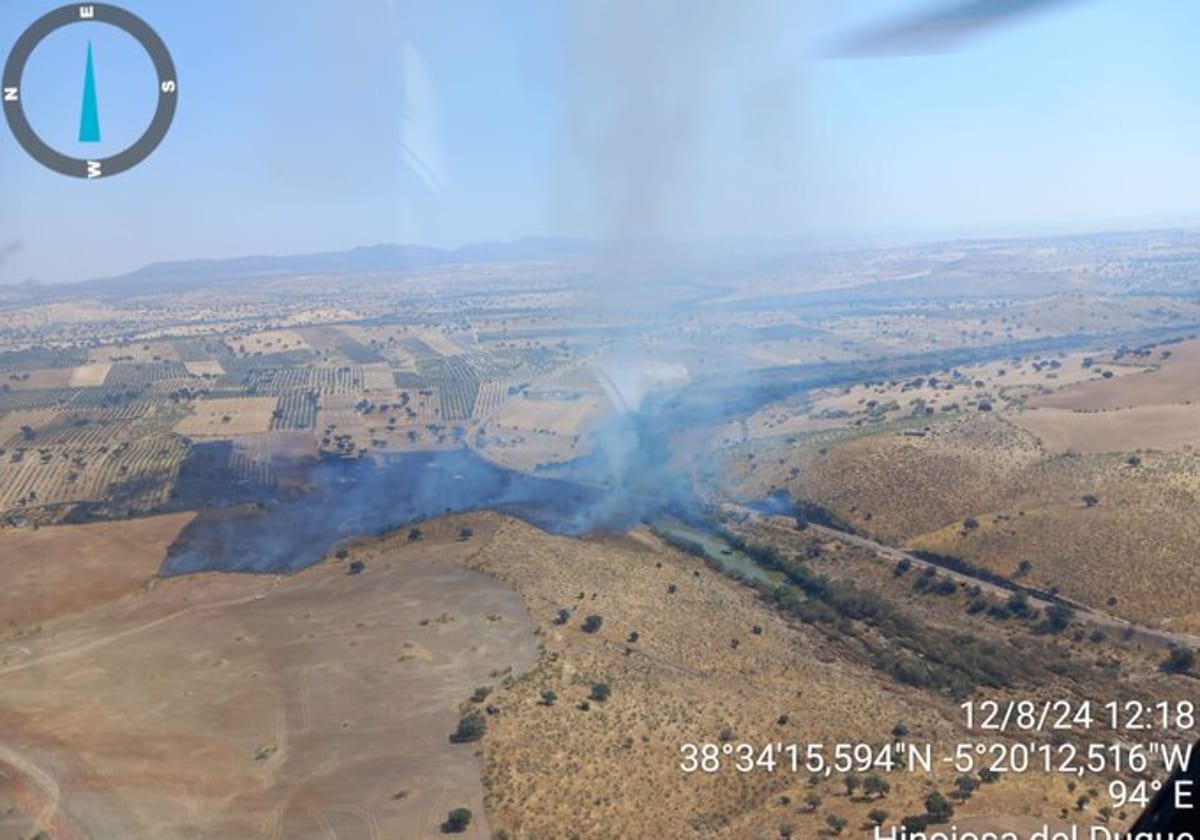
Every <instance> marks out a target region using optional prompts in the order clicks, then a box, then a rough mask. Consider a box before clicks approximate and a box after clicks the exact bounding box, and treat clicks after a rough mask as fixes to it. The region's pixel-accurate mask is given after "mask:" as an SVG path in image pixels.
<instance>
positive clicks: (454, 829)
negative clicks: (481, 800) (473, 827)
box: [442, 808, 472, 834]
mask: <svg viewBox="0 0 1200 840" xmlns="http://www.w3.org/2000/svg"><path fill="white" fill-rule="evenodd" d="M471 817H472V814H471V811H470V809H468V808H455V809H454V810H453V811H451V812H450V813H449V814H447V815H446V821H445V822H444V823H442V831H444V832H445V833H447V834H458V833H460V832H463V831H466V830H467V826H469V825H470V824H471Z"/></svg>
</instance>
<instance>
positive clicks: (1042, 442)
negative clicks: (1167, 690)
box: [731, 342, 1200, 632]
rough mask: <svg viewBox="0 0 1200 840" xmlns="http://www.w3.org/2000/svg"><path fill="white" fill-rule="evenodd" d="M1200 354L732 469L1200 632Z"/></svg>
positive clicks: (853, 516)
mask: <svg viewBox="0 0 1200 840" xmlns="http://www.w3.org/2000/svg"><path fill="white" fill-rule="evenodd" d="M1198 353H1200V346H1198V344H1197V343H1196V342H1187V343H1184V344H1182V345H1175V346H1173V347H1171V348H1168V349H1167V350H1166V352H1165V353H1163V352H1162V351H1159V352H1157V353H1156V354H1155V358H1156V365H1155V367H1154V368H1153V369H1149V370H1147V369H1141V370H1139V369H1135V368H1133V367H1130V368H1129V369H1128V370H1126V371H1125V372H1124V373H1123V374H1122V375H1114V376H1113V377H1111V378H1098V379H1093V380H1090V381H1087V382H1082V383H1077V384H1071V385H1068V386H1066V387H1064V388H1063V389H1062V390H1059V391H1053V392H1051V393H1049V394H1047V395H1043V396H1035V397H1032V398H1030V399H1029V400H1028V401H1027V402H1026V405H1028V406H1029V407H1028V408H1025V409H1022V408H1020V407H1019V406H1013V407H1011V408H1008V409H1002V410H997V411H994V412H992V413H987V412H980V411H971V412H955V413H952V414H950V415H947V416H936V417H934V418H931V419H934V420H937V422H931V423H929V424H927V429H926V430H925V431H924V434H923V436H916V435H912V434H904V433H903V431H902V430H901V428H900V427H898V426H897V425H895V424H887V423H884V424H882V425H880V426H878V427H875V428H866V429H861V428H856V429H849V430H842V431H822V432H818V433H809V434H798V435H796V434H794V435H792V436H791V437H789V438H787V439H781V438H780V437H770V438H765V439H763V440H761V441H759V442H758V443H757V445H756V446H753V447H749V448H747V447H742V448H740V449H735V450H731V451H734V452H736V453H737V454H735V455H733V456H732V458H733V465H734V469H735V472H736V473H740V474H741V475H742V478H741V479H739V482H740V489H741V490H742V491H743V492H747V493H751V494H759V493H765V492H767V491H769V490H770V489H772V488H776V487H784V488H787V489H788V490H789V491H791V492H792V494H793V495H794V496H796V497H799V498H806V499H810V500H813V501H816V502H819V503H820V504H822V505H825V506H826V507H828V508H829V509H830V510H831V511H833V512H834V513H835V514H836V515H838V516H840V517H842V518H843V519H845V520H846V521H847V522H849V523H851V524H852V525H854V526H855V527H858V528H861V529H862V530H864V531H866V532H869V533H871V534H874V535H876V536H878V537H880V538H882V539H884V540H887V541H891V542H894V543H898V544H905V545H908V546H911V547H914V548H921V549H926V550H931V551H935V552H938V553H943V554H949V555H954V556H957V557H961V558H964V559H966V560H968V561H970V562H972V563H975V564H977V565H979V566H982V567H984V568H987V569H989V570H991V571H993V572H997V573H999V574H1002V575H1012V574H1014V573H1017V572H1018V571H1019V570H1020V569H1021V567H1022V565H1023V563H1024V564H1029V565H1028V567H1027V570H1026V571H1025V572H1024V573H1023V580H1024V581H1025V582H1026V583H1030V584H1033V585H1036V586H1040V587H1043V588H1050V587H1057V588H1058V589H1059V590H1060V591H1061V592H1062V593H1063V594H1065V595H1067V596H1068V597H1071V598H1075V599H1077V600H1080V601H1082V602H1084V603H1087V604H1089V605H1091V606H1095V607H1098V608H1101V609H1108V610H1111V611H1112V612H1114V613H1116V614H1117V615H1120V616H1123V617H1125V618H1128V619H1130V620H1134V621H1138V622H1142V623H1147V624H1151V625H1157V626H1161V627H1163V628H1166V629H1173V630H1179V631H1186V632H1195V631H1196V630H1197V629H1200V613H1197V611H1196V609H1195V605H1196V601H1195V596H1194V593H1195V592H1196V591H1197V590H1198V589H1200V566H1197V564H1196V563H1195V557H1194V550H1195V546H1196V545H1197V542H1198V541H1200V525H1197V524H1196V522H1195V521H1194V518H1193V517H1189V516H1187V515H1186V511H1188V510H1191V509H1193V508H1194V507H1195V505H1196V503H1197V499H1198V498H1200V495H1198V494H1200V457H1197V455H1196V454H1195V453H1194V452H1193V445H1194V444H1196V443H1200V434H1198V433H1197V432H1196V429H1197V423H1196V421H1197V420H1200V414H1197V407H1196V406H1195V405H1193V404H1191V403H1190V400H1191V398H1192V395H1193V394H1194V393H1196V391H1197V389H1200V373H1198V372H1197V371H1198V368H1197V367H1196V365H1195V360H1196V356H1197V354H1198ZM1103 367H1104V368H1105V369H1112V366H1111V365H1109V364H1104V365H1103ZM1034 406H1037V407H1034ZM1118 406H1119V407H1118ZM1072 408H1074V409H1076V410H1075V411H1072V410H1070V409H1072ZM789 441H790V442H789ZM1164 581H1169V582H1170V584H1169V585H1167V586H1164V585H1163V582H1164Z"/></svg>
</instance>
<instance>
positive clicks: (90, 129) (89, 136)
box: [79, 41, 100, 143]
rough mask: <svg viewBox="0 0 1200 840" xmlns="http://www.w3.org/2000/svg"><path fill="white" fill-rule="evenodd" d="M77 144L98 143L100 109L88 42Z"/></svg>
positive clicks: (89, 42) (90, 45)
mask: <svg viewBox="0 0 1200 840" xmlns="http://www.w3.org/2000/svg"><path fill="white" fill-rule="evenodd" d="M79 142H80V143H99V142H100V108H99V106H98V104H97V102H96V72H95V70H94V69H93V67H92V42H91V41H88V49H87V69H86V70H85V71H84V75H83V110H82V112H81V113H80V115H79Z"/></svg>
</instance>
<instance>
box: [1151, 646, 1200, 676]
mask: <svg viewBox="0 0 1200 840" xmlns="http://www.w3.org/2000/svg"><path fill="white" fill-rule="evenodd" d="M1195 665H1196V651H1194V650H1192V649H1191V648H1189V647H1184V646H1183V645H1176V646H1175V647H1173V648H1171V652H1170V653H1169V654H1167V658H1166V659H1165V660H1164V661H1163V663H1162V665H1160V666H1159V667H1160V668H1161V669H1162V671H1163V672H1164V673H1167V674H1186V673H1188V672H1189V671H1191V670H1192V668H1194V667H1195Z"/></svg>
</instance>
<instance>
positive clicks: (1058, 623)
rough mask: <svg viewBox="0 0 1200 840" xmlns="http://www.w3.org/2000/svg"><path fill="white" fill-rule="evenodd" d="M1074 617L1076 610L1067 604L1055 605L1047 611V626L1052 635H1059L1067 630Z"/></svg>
mask: <svg viewBox="0 0 1200 840" xmlns="http://www.w3.org/2000/svg"><path fill="white" fill-rule="evenodd" d="M1074 617H1075V610H1073V609H1071V608H1070V607H1068V606H1067V605H1066V604H1054V605H1053V606H1051V607H1050V609H1048V610H1046V626H1047V627H1048V628H1049V630H1050V632H1051V633H1054V634H1055V635H1057V634H1059V633H1061V632H1063V631H1064V630H1066V629H1067V627H1068V626H1069V625H1070V624H1071V619H1072V618H1074Z"/></svg>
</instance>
